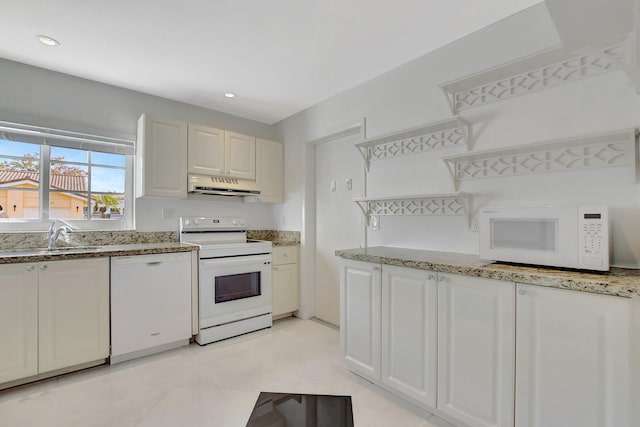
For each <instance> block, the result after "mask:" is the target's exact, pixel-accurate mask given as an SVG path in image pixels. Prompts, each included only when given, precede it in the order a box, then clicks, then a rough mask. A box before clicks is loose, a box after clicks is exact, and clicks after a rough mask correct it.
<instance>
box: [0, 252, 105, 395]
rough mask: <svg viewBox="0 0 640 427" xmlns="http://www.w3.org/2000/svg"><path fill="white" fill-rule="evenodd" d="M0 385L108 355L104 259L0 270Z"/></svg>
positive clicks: (36, 264) (46, 262)
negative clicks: (0, 344)
mask: <svg viewBox="0 0 640 427" xmlns="http://www.w3.org/2000/svg"><path fill="white" fill-rule="evenodd" d="M0 342H1V343H2V346H0V383H7V382H10V381H15V380H19V379H21V378H27V377H32V376H35V375H39V374H44V373H47V372H50V371H57V370H61V369H64V368H69V367H73V366H77V365H83V364H87V363H90V362H97V361H100V360H102V359H106V358H107V357H108V356H109V259H108V258H91V259H81V260H66V261H42V262H37V263H19V264H11V265H2V266H0Z"/></svg>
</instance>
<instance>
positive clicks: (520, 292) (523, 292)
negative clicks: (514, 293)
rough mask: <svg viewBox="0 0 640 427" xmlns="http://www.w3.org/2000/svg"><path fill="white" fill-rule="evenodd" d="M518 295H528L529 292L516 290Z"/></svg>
mask: <svg viewBox="0 0 640 427" xmlns="http://www.w3.org/2000/svg"><path fill="white" fill-rule="evenodd" d="M518 293H519V294H520V295H528V294H529V292H527V290H526V289H518Z"/></svg>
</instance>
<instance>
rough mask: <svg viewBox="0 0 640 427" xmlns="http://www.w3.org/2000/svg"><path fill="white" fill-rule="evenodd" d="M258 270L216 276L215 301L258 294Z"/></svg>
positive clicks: (226, 300)
mask: <svg viewBox="0 0 640 427" xmlns="http://www.w3.org/2000/svg"><path fill="white" fill-rule="evenodd" d="M260 293H261V289H260V272H259V271H254V272H251V273H242V274H230V275H228V276H216V280H215V302H216V304H218V303H223V302H229V301H235V300H239V299H243V298H251V297H257V296H260Z"/></svg>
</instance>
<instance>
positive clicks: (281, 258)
mask: <svg viewBox="0 0 640 427" xmlns="http://www.w3.org/2000/svg"><path fill="white" fill-rule="evenodd" d="M297 262H298V246H274V247H273V264H274V265H279V264H294V263H297Z"/></svg>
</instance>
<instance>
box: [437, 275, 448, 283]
mask: <svg viewBox="0 0 640 427" xmlns="http://www.w3.org/2000/svg"><path fill="white" fill-rule="evenodd" d="M445 280H447V277H446V276H438V282H444V281H445Z"/></svg>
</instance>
